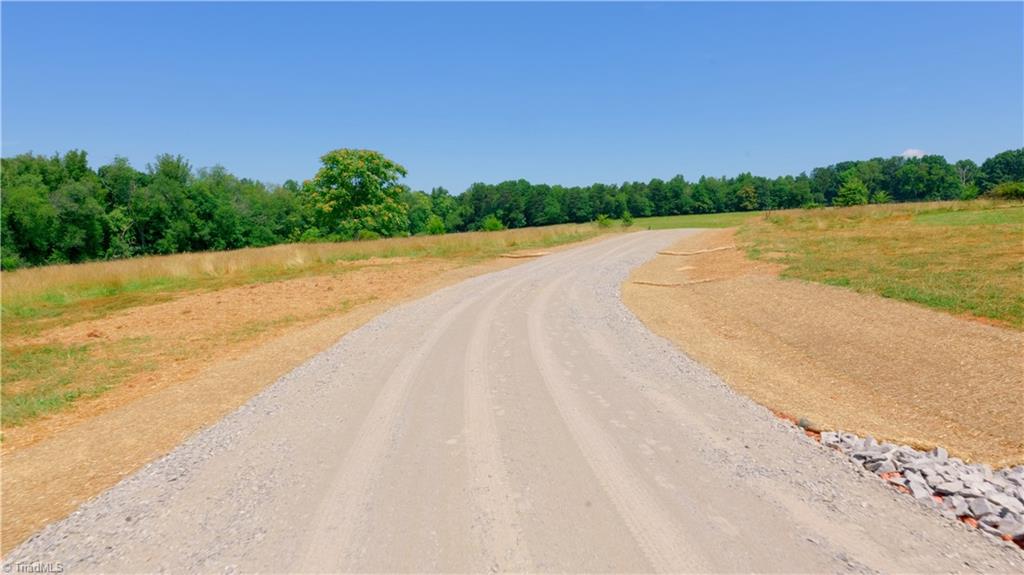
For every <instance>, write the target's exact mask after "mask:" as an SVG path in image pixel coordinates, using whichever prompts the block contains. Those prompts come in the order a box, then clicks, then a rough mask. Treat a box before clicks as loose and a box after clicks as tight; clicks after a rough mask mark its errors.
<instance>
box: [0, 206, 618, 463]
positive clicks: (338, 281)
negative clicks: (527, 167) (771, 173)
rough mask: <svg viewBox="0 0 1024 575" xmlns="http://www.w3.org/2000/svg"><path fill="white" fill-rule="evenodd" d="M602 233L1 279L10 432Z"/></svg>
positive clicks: (191, 259)
mask: <svg viewBox="0 0 1024 575" xmlns="http://www.w3.org/2000/svg"><path fill="white" fill-rule="evenodd" d="M599 233H601V231H600V230H598V228H597V227H596V226H592V225H564V226H552V227H545V228H532V229H521V230H506V231H501V232H477V233H466V234H450V235H444V236H424V237H412V238H398V239H387V240H375V241H365V242H348V243H330V244H328V243H322V244H290V245H281V246H273V247H267V248H258V249H244V250H235V251H228V252H211V253H197V254H180V255H171V256H159V257H142V258H134V259H128V260H120V261H111V262H95V263H87V264H79V265H62V266H50V267H41V268H32V269H24V270H18V271H15V272H4V273H3V274H2V283H3V295H2V301H3V332H4V333H3V342H2V351H3V376H4V378H3V389H2V399H3V404H2V424H3V426H4V428H5V429H9V428H10V427H11V426H18V425H23V424H25V423H28V422H31V421H33V420H35V419H37V418H39V417H41V416H45V415H48V414H51V413H55V412H59V411H62V410H64V409H66V408H68V407H70V406H71V405H73V404H75V403H76V402H79V401H80V400H82V399H87V398H95V397H97V396H99V395H101V394H104V393H105V392H107V391H108V390H110V389H113V388H116V387H118V386H121V385H124V384H128V385H140V383H139V382H140V381H145V380H146V378H149V379H152V378H153V377H155V376H154V375H153V374H154V373H155V372H157V371H159V369H160V368H162V367H166V366H169V365H174V366H175V368H176V369H179V370H180V369H181V367H182V363H183V362H190V361H191V360H193V359H195V360H197V361H198V363H202V361H206V360H210V359H211V358H213V357H215V356H216V354H217V353H219V352H218V351H217V350H216V349H214V348H218V347H219V348H225V349H226V348H229V347H232V348H233V347H238V348H239V349H243V348H245V347H246V346H247V345H248V344H249V343H251V342H255V341H258V340H261V339H264V338H265V337H267V336H269V335H273V334H278V333H283V331H284V330H285V329H287V328H289V327H291V326H295V325H300V324H303V325H304V324H308V323H310V322H313V321H316V320H317V319H319V318H323V317H327V316H330V315H332V314H337V313H340V312H341V311H343V310H344V309H345V308H346V307H347V306H350V305H353V304H358V303H359V302H365V301H370V300H372V299H375V298H377V297H384V298H386V297H388V296H389V295H390V294H391V293H392V292H394V291H395V290H396V289H397V288H398V287H400V286H390V285H388V281H389V278H390V279H391V280H393V281H408V280H413V278H416V279H415V280H413V281H422V278H423V277H426V276H425V275H424V271H425V270H428V269H429V270H434V273H440V272H441V271H444V270H448V269H453V268H456V267H461V266H466V265H469V264H472V263H475V262H479V261H482V260H486V259H491V258H496V257H497V256H499V255H502V254H507V253H508V252H509V251H510V250H513V251H519V250H528V249H533V250H536V249H537V248H542V247H549V246H554V245H559V244H564V243H569V242H574V241H579V240H583V239H587V238H589V237H593V236H596V235H598V234H599ZM428 275H429V274H428ZM270 282H274V283H273V285H268V284H269V283H270ZM331 290H333V291H331ZM256 296H258V297H256ZM254 298H255V299H254ZM298 299H302V300H303V301H298ZM207 300H209V301H207ZM168 306H170V307H168ZM179 308H180V309H179ZM236 308H238V309H236ZM162 310H172V311H170V312H165V311H162ZM229 311H230V313H229ZM204 314H212V315H209V317H204ZM211 322H212V323H211ZM206 324H210V325H206ZM176 326H177V327H176ZM179 327H180V328H181V329H178V328H179ZM179 331H180V333H178V332H179ZM200 335H201V336H202V337H199V336H200ZM172 336H173V337H172ZM200 360H201V361H200ZM192 363H196V362H192ZM198 363H197V365H196V366H194V367H196V368H198ZM5 443H7V442H5Z"/></svg>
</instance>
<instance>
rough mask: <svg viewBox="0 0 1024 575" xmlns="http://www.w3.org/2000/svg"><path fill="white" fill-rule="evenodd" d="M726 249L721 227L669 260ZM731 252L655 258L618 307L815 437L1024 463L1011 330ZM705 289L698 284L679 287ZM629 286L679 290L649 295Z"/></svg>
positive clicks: (1018, 363)
mask: <svg viewBox="0 0 1024 575" xmlns="http://www.w3.org/2000/svg"><path fill="white" fill-rule="evenodd" d="M733 243H734V230H731V229H726V230H714V231H709V232H705V233H702V234H699V235H697V236H691V237H688V238H686V239H684V240H682V241H681V242H679V243H678V244H677V245H675V246H673V248H672V250H673V251H695V250H701V249H710V248H715V247H718V246H724V245H731V244H733ZM780 270H781V266H779V265H777V264H773V263H766V262H760V261H752V260H749V259H747V258H746V257H745V255H744V254H743V252H742V251H739V250H722V251H715V252H708V253H703V254H698V255H693V256H668V255H659V256H657V258H655V259H654V260H652V261H651V262H649V263H648V264H646V265H644V266H642V267H640V268H638V269H637V270H635V271H634V273H633V274H632V276H631V278H630V281H628V282H627V283H626V284H625V285H624V286H623V297H624V299H625V301H626V303H627V305H629V307H630V308H631V309H632V310H633V311H634V312H635V313H636V314H637V315H638V316H639V317H640V319H641V320H643V321H644V323H645V324H647V325H648V326H649V327H650V328H651V329H652V330H653V331H655V332H657V333H659V334H660V335H662V336H664V337H667V338H669V339H671V340H672V341H674V342H676V344H678V345H679V346H680V347H681V348H682V349H683V350H685V351H686V352H687V353H688V354H689V355H691V356H692V357H694V358H695V359H697V360H698V361H700V362H702V363H704V364H705V365H707V366H709V367H710V368H712V369H713V370H715V371H716V372H717V373H718V374H719V375H720V376H721V377H722V378H723V379H724V380H725V381H726V382H728V383H729V384H730V385H731V386H732V387H734V388H735V389H737V390H738V391H740V392H742V393H744V394H746V395H747V396H749V397H751V398H753V399H754V400H755V401H757V402H759V403H761V404H763V405H765V406H767V407H769V408H770V409H772V410H774V411H778V412H783V413H787V414H791V415H793V416H795V417H802V418H806V419H808V420H810V421H811V422H813V423H814V427H815V429H842V430H846V431H851V432H854V433H858V434H861V435H873V436H874V437H876V438H878V439H880V440H885V441H892V442H898V443H906V444H910V445H913V446H916V447H919V448H931V447H934V446H938V445H941V446H944V447H946V448H947V449H949V451H950V452H951V453H953V454H955V455H957V456H960V457H962V458H964V459H965V460H968V461H980V462H986V463H989V464H992V465H995V466H1003V465H1014V464H1019V463H1024V427H1022V426H1021V424H1020V423H1021V421H1024V363H1022V358H1024V333H1021V332H1019V331H1015V330H1012V329H1008V328H1002V327H997V326H992V325H986V324H984V323H981V322H976V321H971V320H969V319H965V318H962V317H956V316H953V315H950V314H946V313H943V312H939V311H934V310H931V309H927V308H924V307H921V306H916V305H912V304H908V303H903V302H898V301H895V300H889V299H885V298H881V297H877V296H872V295H865V294H858V293H855V292H853V291H850V290H845V289H842V288H836V287H831V286H826V285H821V284H814V283H809V282H803V281H798V280H783V279H780V278H779V277H778V272H779V271H780ZM698 280H712V281H705V282H703V283H688V282H695V281H698ZM635 281H640V282H656V283H663V284H665V283H680V284H683V285H681V286H679V287H674V288H666V287H651V286H649V285H644V284H642V283H634V282H635Z"/></svg>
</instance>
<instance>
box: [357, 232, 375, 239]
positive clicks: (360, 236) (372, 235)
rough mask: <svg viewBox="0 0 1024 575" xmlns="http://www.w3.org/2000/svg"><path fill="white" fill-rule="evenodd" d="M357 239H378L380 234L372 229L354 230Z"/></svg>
mask: <svg viewBox="0 0 1024 575" xmlns="http://www.w3.org/2000/svg"><path fill="white" fill-rule="evenodd" d="M356 239H357V240H379V239H380V234H378V233H377V232H375V231H373V230H359V231H358V232H356Z"/></svg>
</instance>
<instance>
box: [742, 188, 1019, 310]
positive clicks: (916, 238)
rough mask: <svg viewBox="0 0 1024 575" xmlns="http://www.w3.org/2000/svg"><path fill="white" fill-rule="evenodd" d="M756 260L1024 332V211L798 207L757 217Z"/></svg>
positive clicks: (788, 273) (751, 230) (960, 206)
mask: <svg viewBox="0 0 1024 575" xmlns="http://www.w3.org/2000/svg"><path fill="white" fill-rule="evenodd" d="M740 237H741V238H742V240H743V243H744V244H745V247H746V248H747V251H748V254H749V255H750V256H752V257H754V258H756V259H761V260H764V261H770V262H777V263H781V264H784V265H785V266H786V269H785V271H783V276H784V277H792V278H799V279H805V280H810V281H817V282H822V283H826V284H830V285H836V286H841V287H847V288H851V289H854V290H856V291H860V292H865V293H874V294H878V295H881V296H884V297H889V298H893V299H899V300H904V301H910V302H914V303H918V304H923V305H926V306H928V307H932V308H936V309H941V310H944V311H948V312H951V313H954V314H962V315H967V316H972V317H975V318H984V319H985V320H987V321H991V322H995V323H998V324H1001V325H1008V326H1012V327H1015V328H1018V329H1020V328H1024V206H1022V205H1021V204H1019V203H1016V204H1010V203H996V202H991V201H974V202H932V203H922V204H894V205H879V206H861V207H854V208H834V209H822V210H811V211H789V212H782V213H777V214H774V215H771V216H769V217H767V218H760V219H756V220H750V221H748V222H747V223H746V225H744V227H743V228H741V232H740Z"/></svg>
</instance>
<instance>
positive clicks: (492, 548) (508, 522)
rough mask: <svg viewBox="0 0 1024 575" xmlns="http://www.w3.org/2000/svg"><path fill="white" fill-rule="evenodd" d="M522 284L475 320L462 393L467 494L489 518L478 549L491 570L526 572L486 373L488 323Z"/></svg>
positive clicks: (524, 550)
mask: <svg viewBox="0 0 1024 575" xmlns="http://www.w3.org/2000/svg"><path fill="white" fill-rule="evenodd" d="M523 283H524V282H522V281H519V282H517V283H516V284H515V285H514V286H512V287H510V288H508V289H507V290H505V291H504V292H503V293H502V294H501V295H500V296H498V297H495V298H493V300H492V301H491V302H490V303H489V304H488V305H487V307H486V308H484V310H483V312H481V313H480V315H479V316H478V317H477V318H476V322H475V325H474V327H473V331H472V333H471V334H470V336H469V344H468V347H467V349H466V356H465V372H464V376H463V394H464V402H465V409H464V411H465V425H466V433H465V438H466V450H467V451H466V453H467V456H468V458H469V469H470V473H471V474H472V477H471V482H472V485H471V486H470V492H471V493H472V494H473V498H474V501H475V503H476V507H477V509H479V510H480V512H481V513H483V515H484V516H485V517H487V518H488V519H489V524H488V525H485V526H484V533H483V534H482V535H483V537H482V539H483V540H482V545H483V549H482V552H483V555H484V556H485V557H490V558H493V559H494V564H493V565H491V566H490V567H491V569H492V570H494V571H528V570H530V568H531V566H532V561H531V558H530V553H529V550H528V549H527V548H526V542H525V540H524V539H523V537H522V533H521V529H520V522H519V516H518V513H517V511H516V507H515V503H514V502H513V501H512V500H511V490H510V489H509V487H508V472H507V470H506V469H505V463H504V460H503V458H502V454H501V443H500V441H499V439H498V431H497V426H496V424H495V421H494V409H493V407H492V405H491V401H490V398H489V397H488V393H489V382H490V377H489V375H488V373H487V365H488V364H487V351H488V349H489V345H490V327H491V324H492V323H493V320H494V318H495V315H496V311H497V309H498V305H499V304H501V303H503V301H504V299H505V298H506V297H507V296H508V294H509V293H511V292H512V291H513V290H514V289H515V288H516V287H518V286H520V285H522V284H523Z"/></svg>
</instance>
